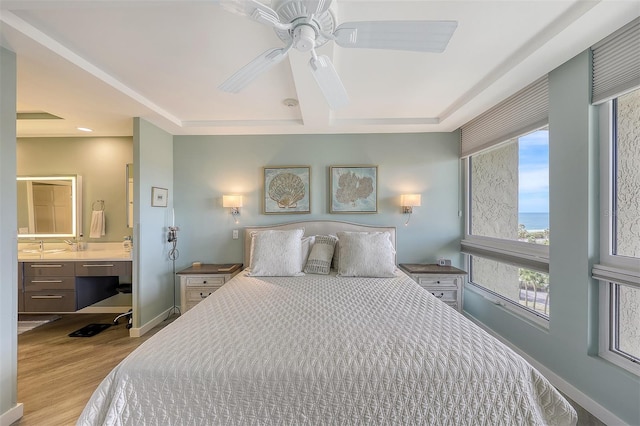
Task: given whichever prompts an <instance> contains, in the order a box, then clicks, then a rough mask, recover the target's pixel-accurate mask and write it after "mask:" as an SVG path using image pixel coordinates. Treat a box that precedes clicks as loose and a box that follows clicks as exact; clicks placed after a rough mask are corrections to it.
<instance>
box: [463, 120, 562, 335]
mask: <svg viewBox="0 0 640 426" xmlns="http://www.w3.org/2000/svg"><path fill="white" fill-rule="evenodd" d="M467 165H468V167H467V168H468V174H467V175H468V187H467V194H468V203H467V205H468V212H467V217H468V225H467V228H468V229H467V235H466V237H465V240H464V241H463V244H462V245H463V250H464V251H465V252H466V253H468V254H470V255H471V257H470V263H469V269H470V274H469V277H470V279H469V281H470V283H471V284H472V285H473V286H474V287H475V290H478V291H479V292H480V293H481V294H483V295H484V296H485V297H489V298H490V299H492V300H493V301H494V302H496V303H498V304H500V305H502V306H504V307H506V308H508V309H511V310H514V311H516V312H518V313H519V314H522V315H525V316H527V317H530V318H531V319H534V320H536V321H537V322H541V321H542V323H543V324H544V325H548V319H549V312H550V306H549V302H550V300H549V283H550V281H549V275H548V257H549V244H550V232H549V131H548V128H547V127H546V126H545V127H543V128H541V129H538V130H535V131H533V132H530V133H527V134H525V135H523V136H520V137H517V138H514V139H511V140H508V141H507V142H505V143H502V144H499V145H497V146H495V147H491V148H489V149H486V150H484V151H480V152H478V153H476V154H473V155H471V156H470V157H468V159H467Z"/></svg>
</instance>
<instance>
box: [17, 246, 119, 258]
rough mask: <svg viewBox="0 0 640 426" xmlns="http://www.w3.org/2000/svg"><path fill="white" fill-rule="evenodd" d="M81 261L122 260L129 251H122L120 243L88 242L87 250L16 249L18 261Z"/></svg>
mask: <svg viewBox="0 0 640 426" xmlns="http://www.w3.org/2000/svg"><path fill="white" fill-rule="evenodd" d="M63 260H64V261H72V262H74V261H75V262H81V261H86V260H98V261H100V260H104V261H123V260H131V253H130V252H126V251H124V249H123V248H122V244H121V243H116V244H113V243H103V244H100V243H98V244H89V248H88V250H83V251H70V250H68V249H65V250H64V251H59V250H57V249H55V248H51V249H49V250H47V247H45V250H44V251H43V252H35V253H33V252H31V250H28V251H26V250H18V261H20V262H29V261H38V262H60V261H63Z"/></svg>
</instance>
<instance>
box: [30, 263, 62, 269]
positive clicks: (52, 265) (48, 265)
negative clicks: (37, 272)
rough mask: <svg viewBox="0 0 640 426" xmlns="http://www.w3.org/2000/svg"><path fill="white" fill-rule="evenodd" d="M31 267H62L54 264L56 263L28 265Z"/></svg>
mask: <svg viewBox="0 0 640 426" xmlns="http://www.w3.org/2000/svg"><path fill="white" fill-rule="evenodd" d="M29 266H31V267H32V268H62V265H56V264H50V263H46V264H44V265H37V264H36V265H29Z"/></svg>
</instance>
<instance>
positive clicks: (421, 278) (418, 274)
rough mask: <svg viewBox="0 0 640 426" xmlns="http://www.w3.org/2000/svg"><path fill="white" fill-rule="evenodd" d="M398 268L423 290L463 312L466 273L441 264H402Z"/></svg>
mask: <svg viewBox="0 0 640 426" xmlns="http://www.w3.org/2000/svg"><path fill="white" fill-rule="evenodd" d="M398 266H399V267H400V269H401V270H402V271H404V272H405V273H406V274H407V275H409V276H410V277H411V278H413V280H414V281H415V282H417V283H418V284H419V285H420V286H421V287H422V288H424V289H425V290H427V291H429V292H430V293H431V294H433V295H434V296H436V297H437V298H438V299H440V300H442V301H443V302H444V303H446V304H447V305H449V306H451V307H452V308H454V309H457V310H458V311H460V312H462V287H463V284H464V276H465V275H467V273H466V272H465V271H463V270H462V269H458V268H456V267H454V266H440V265H439V264H424V263H422V264H421V263H401V264H400V265H398Z"/></svg>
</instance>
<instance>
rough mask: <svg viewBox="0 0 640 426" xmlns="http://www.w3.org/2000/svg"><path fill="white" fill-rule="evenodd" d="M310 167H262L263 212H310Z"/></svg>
mask: <svg viewBox="0 0 640 426" xmlns="http://www.w3.org/2000/svg"><path fill="white" fill-rule="evenodd" d="M310 175H311V167H309V166H277V167H264V196H263V212H264V214H303V213H311V194H310V191H311V185H310Z"/></svg>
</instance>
